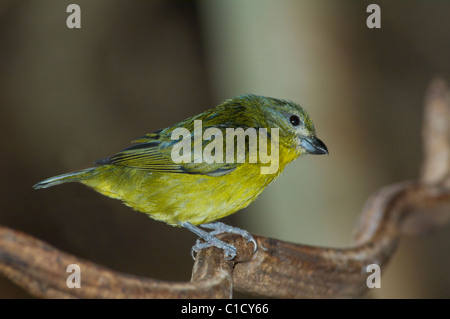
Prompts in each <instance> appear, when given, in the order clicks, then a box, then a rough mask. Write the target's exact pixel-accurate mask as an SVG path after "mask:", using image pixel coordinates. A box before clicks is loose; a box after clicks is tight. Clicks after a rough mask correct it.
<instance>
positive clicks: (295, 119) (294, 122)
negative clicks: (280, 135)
mask: <svg viewBox="0 0 450 319" xmlns="http://www.w3.org/2000/svg"><path fill="white" fill-rule="evenodd" d="M289 121H290V122H291V124H292V125H293V126H298V125H299V124H300V118H299V117H298V115H291V117H290V118H289Z"/></svg>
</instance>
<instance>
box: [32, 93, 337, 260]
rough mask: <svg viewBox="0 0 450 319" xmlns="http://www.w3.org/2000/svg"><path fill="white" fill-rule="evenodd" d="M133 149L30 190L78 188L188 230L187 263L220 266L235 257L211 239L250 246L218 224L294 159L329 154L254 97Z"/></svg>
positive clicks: (275, 104)
mask: <svg viewBox="0 0 450 319" xmlns="http://www.w3.org/2000/svg"><path fill="white" fill-rule="evenodd" d="M132 142H133V143H134V145H132V146H129V147H127V148H125V149H123V150H122V151H119V152H118V153H116V154H114V155H112V156H108V157H105V158H102V159H100V160H98V161H96V162H94V164H96V166H94V167H90V168H87V169H82V170H79V171H76V172H70V173H66V174H62V175H58V176H55V177H50V178H47V179H45V180H43V181H41V182H39V183H37V184H35V185H33V188H34V189H43V188H48V187H51V186H55V185H59V184H63V183H68V182H79V183H81V184H84V185H86V186H88V187H90V188H92V189H94V190H95V191H97V192H99V193H101V194H103V195H106V196H108V197H111V198H114V199H118V200H121V201H122V202H123V203H124V204H125V205H127V206H129V207H131V208H133V209H134V210H136V211H139V212H142V213H145V214H147V215H148V216H149V217H151V218H153V219H155V220H157V221H162V222H165V223H167V224H169V225H171V226H176V227H183V228H186V229H188V230H190V231H191V232H193V233H194V234H196V235H197V236H198V240H197V241H196V244H195V245H194V246H193V247H192V249H191V254H192V256H193V257H194V254H195V253H198V252H199V251H200V250H201V249H204V248H207V247H211V246H214V247H217V248H219V249H222V250H223V251H224V255H225V258H226V259H227V260H231V259H234V258H235V256H236V253H237V249H236V247H235V246H233V245H231V244H228V243H226V242H224V241H222V240H220V239H218V238H217V237H216V236H217V235H219V234H221V233H235V234H239V235H241V236H242V237H244V238H245V239H247V243H250V242H251V243H253V245H254V251H256V249H257V243H256V241H255V240H254V238H253V236H252V235H251V234H250V233H249V232H247V231H245V230H243V229H241V228H238V227H233V226H229V225H227V224H224V223H222V222H218V221H217V220H219V219H221V218H223V217H225V216H228V215H230V214H233V213H235V212H237V211H239V210H241V209H243V208H245V207H247V206H248V205H249V204H250V203H252V202H253V201H254V200H256V199H257V198H258V196H259V195H260V194H261V193H262V191H263V190H264V189H265V188H266V187H267V186H268V185H269V184H271V183H272V182H273V181H274V180H275V179H277V178H278V176H280V174H281V173H282V171H283V170H284V168H285V167H286V165H287V164H289V163H290V162H292V161H293V160H295V159H297V158H298V157H300V156H302V155H306V154H313V155H323V154H328V148H327V146H326V145H325V144H324V143H323V142H322V141H321V140H320V139H319V138H318V137H317V136H316V131H315V128H314V124H313V122H312V120H311V118H310V116H309V115H308V113H307V112H306V110H305V109H304V108H303V107H301V106H300V105H299V104H296V103H294V102H292V101H290V100H285V99H277V98H272V97H267V96H261V95H255V94H243V95H238V96H234V97H232V98H229V99H227V100H226V101H224V102H223V103H221V104H219V105H218V106H216V107H214V108H211V109H208V110H206V111H204V112H202V113H200V114H197V115H194V116H192V117H189V118H187V119H185V120H182V121H181V122H179V123H177V124H174V125H172V126H169V127H167V128H164V129H159V130H156V131H154V132H152V133H148V134H145V135H144V136H142V137H140V138H138V139H135V140H134V141H132ZM255 143H256V145H255ZM269 150H270V156H269V155H268V154H269ZM202 228H205V229H211V231H209V232H208V231H206V230H204V229H202ZM194 258H195V257H194Z"/></svg>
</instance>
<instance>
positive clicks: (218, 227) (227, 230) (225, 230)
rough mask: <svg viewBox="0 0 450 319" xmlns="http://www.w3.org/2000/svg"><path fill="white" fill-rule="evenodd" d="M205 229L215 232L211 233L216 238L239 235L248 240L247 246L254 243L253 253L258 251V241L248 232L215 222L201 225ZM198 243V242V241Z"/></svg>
mask: <svg viewBox="0 0 450 319" xmlns="http://www.w3.org/2000/svg"><path fill="white" fill-rule="evenodd" d="M200 226H201V227H203V228H208V229H213V231H211V232H209V234H210V235H212V236H216V235H220V234H237V235H241V236H242V237H244V239H247V244H248V243H252V244H253V246H254V249H253V252H255V251H256V250H257V249H258V244H257V243H256V240H255V239H254V238H253V236H252V234H250V233H249V232H248V231H246V230H243V229H240V228H238V227H233V226H229V225H227V224H224V223H221V222H215V223H207V224H201V225H200ZM197 242H198V240H197Z"/></svg>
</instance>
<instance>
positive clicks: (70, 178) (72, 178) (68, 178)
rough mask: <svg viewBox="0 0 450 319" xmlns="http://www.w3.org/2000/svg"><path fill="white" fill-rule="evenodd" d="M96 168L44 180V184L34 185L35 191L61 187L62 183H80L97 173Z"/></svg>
mask: <svg viewBox="0 0 450 319" xmlns="http://www.w3.org/2000/svg"><path fill="white" fill-rule="evenodd" d="M95 169H96V167H91V168H86V169H83V170H81V171H77V172H72V173H67V174H62V175H58V176H54V177H50V178H47V179H45V180H43V181H42V182H39V183H37V184H35V185H33V188H34V189H41V188H48V187H52V186H55V185H59V184H62V183H69V182H79V181H82V180H84V179H86V178H87V177H90V176H92V173H93V172H94V171H95Z"/></svg>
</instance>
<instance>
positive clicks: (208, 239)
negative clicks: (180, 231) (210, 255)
mask: <svg viewBox="0 0 450 319" xmlns="http://www.w3.org/2000/svg"><path fill="white" fill-rule="evenodd" d="M181 226H183V227H185V228H187V229H189V230H190V231H192V232H193V233H194V234H196V235H197V236H199V237H200V238H199V239H197V242H196V243H195V245H194V246H193V247H192V249H191V255H192V258H194V259H195V253H198V252H199V251H200V250H201V249H204V248H208V247H217V248H219V249H223V251H224V252H225V259H226V260H233V259H234V258H235V257H236V252H237V249H236V247H234V246H233V245H230V244H227V243H225V242H224V241H221V240H220V239H218V238H216V237H215V236H216V235H219V234H224V233H229V234H238V235H241V236H242V237H244V238H245V239H247V243H249V242H251V243H253V245H254V246H255V249H254V250H253V252H255V251H256V249H257V248H258V245H257V244H256V240H255V239H254V238H253V236H252V235H251V234H250V233H249V232H247V231H245V230H243V229H240V228H237V227H232V226H228V225H226V224H224V223H221V222H216V223H207V224H202V225H200V226H201V227H204V228H208V229H212V231H211V232H206V231H204V230H203V229H200V228H198V227H196V226H194V225H192V224H191V223H187V222H185V223H182V224H181ZM200 239H203V240H204V241H201V240H200Z"/></svg>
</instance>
